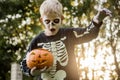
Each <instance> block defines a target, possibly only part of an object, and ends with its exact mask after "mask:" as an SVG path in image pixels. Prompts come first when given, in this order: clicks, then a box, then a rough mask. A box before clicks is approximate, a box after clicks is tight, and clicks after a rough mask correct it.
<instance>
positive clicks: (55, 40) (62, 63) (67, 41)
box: [21, 22, 102, 80]
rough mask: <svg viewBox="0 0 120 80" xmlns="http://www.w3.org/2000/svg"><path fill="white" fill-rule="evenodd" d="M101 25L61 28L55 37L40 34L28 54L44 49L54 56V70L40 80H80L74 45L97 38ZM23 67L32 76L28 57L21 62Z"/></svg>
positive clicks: (92, 24)
mask: <svg viewBox="0 0 120 80" xmlns="http://www.w3.org/2000/svg"><path fill="white" fill-rule="evenodd" d="M101 24H102V23H99V24H96V23H94V22H92V23H91V24H90V25H89V26H88V27H86V28H60V30H59V31H58V33H57V34H56V35H54V36H46V35H45V34H44V32H41V33H40V34H38V35H37V36H36V37H35V38H34V39H33V40H32V41H31V43H30V45H29V48H28V51H27V53H28V52H30V51H31V50H33V49H36V48H44V49H47V50H49V51H51V52H52V54H53V56H54V64H53V66H52V69H51V70H50V71H48V72H45V73H42V74H40V76H41V77H40V78H41V79H43V80H44V78H47V77H48V78H49V80H62V79H63V80H79V75H78V69H77V63H76V58H75V55H74V45H77V44H81V43H84V42H88V41H91V40H92V39H94V38H96V37H97V35H98V33H99V28H100V26H101ZM21 67H22V70H23V72H24V73H26V74H27V75H30V69H29V68H28V67H27V65H26V57H25V58H24V59H23V61H22V62H21ZM41 79H39V80H41Z"/></svg>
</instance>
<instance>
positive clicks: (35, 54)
mask: <svg viewBox="0 0 120 80" xmlns="http://www.w3.org/2000/svg"><path fill="white" fill-rule="evenodd" d="M26 63H27V66H28V68H30V69H32V68H33V67H37V68H38V69H42V68H44V67H45V66H46V67H47V68H48V67H50V66H52V65H53V55H52V53H51V52H49V51H47V50H45V49H34V50H32V51H31V52H30V53H29V55H28V56H27V59H26Z"/></svg>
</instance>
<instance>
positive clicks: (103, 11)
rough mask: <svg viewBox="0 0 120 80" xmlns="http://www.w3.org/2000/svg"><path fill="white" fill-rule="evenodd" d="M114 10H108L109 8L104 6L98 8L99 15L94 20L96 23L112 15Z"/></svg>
mask: <svg viewBox="0 0 120 80" xmlns="http://www.w3.org/2000/svg"><path fill="white" fill-rule="evenodd" d="M111 13H112V12H111V11H110V10H108V9H107V8H103V9H100V10H98V13H97V15H96V16H95V17H94V18H93V21H94V22H96V23H99V22H102V21H103V19H104V18H105V17H107V16H110V17H112V14H111Z"/></svg>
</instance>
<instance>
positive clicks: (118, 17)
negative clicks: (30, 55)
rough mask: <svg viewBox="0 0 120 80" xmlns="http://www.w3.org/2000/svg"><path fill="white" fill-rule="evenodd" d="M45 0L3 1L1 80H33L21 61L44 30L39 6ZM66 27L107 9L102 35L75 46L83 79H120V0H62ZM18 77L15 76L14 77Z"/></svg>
mask: <svg viewBox="0 0 120 80" xmlns="http://www.w3.org/2000/svg"><path fill="white" fill-rule="evenodd" d="M43 1H44V0H0V80H34V79H33V78H30V77H27V76H25V75H23V74H22V72H21V70H20V66H19V64H20V61H21V60H22V59H23V57H24V55H25V52H26V48H27V46H28V44H29V42H30V41H31V39H32V38H33V37H34V36H35V35H37V34H38V33H40V32H41V31H42V30H43V25H42V24H41V23H40V22H39V18H40V14H39V6H40V4H41V3H42V2H43ZM59 1H60V2H61V3H62V4H63V7H64V8H63V14H64V17H65V19H64V20H63V26H64V27H87V26H88V25H89V24H90V23H91V21H92V19H93V17H94V16H95V15H96V13H97V10H98V9H100V8H103V7H105V8H108V9H109V10H111V11H112V17H111V18H110V17H106V18H105V19H104V21H103V25H102V27H101V29H100V32H99V36H98V37H97V38H96V39H94V40H93V41H91V42H88V43H84V44H80V45H76V46H75V49H74V50H75V55H76V61H77V63H78V69H79V75H80V80H120V0H59ZM15 75H16V76H17V75H19V78H18V77H16V78H17V79H13V76H15Z"/></svg>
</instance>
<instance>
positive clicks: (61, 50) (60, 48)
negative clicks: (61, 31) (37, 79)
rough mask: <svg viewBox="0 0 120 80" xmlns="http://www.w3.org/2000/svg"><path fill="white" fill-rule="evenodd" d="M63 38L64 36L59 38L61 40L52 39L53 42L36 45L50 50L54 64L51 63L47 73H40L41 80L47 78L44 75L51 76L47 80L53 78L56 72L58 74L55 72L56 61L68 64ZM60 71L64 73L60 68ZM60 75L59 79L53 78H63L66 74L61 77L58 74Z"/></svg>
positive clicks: (64, 64) (62, 64)
mask: <svg viewBox="0 0 120 80" xmlns="http://www.w3.org/2000/svg"><path fill="white" fill-rule="evenodd" d="M65 39H66V37H63V38H61V40H58V41H54V42H48V43H38V46H42V48H44V49H47V50H49V51H51V52H52V54H53V56H54V64H53V66H52V68H51V70H50V71H49V72H47V73H44V74H42V75H43V80H47V79H45V77H46V76H48V77H51V78H49V79H48V80H54V79H53V78H55V77H56V76H57V74H58V73H57V72H56V64H57V61H58V62H59V63H60V65H61V66H66V65H67V64H68V54H67V50H66V46H65V44H64V43H63V42H62V41H63V40H65ZM62 72H63V73H64V74H66V72H65V71H63V70H62ZM60 73H61V71H60ZM60 77H61V79H55V80H64V78H65V77H66V76H65V77H64V78H62V76H60ZM60 77H59V78H60ZM56 78H58V77H56Z"/></svg>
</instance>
